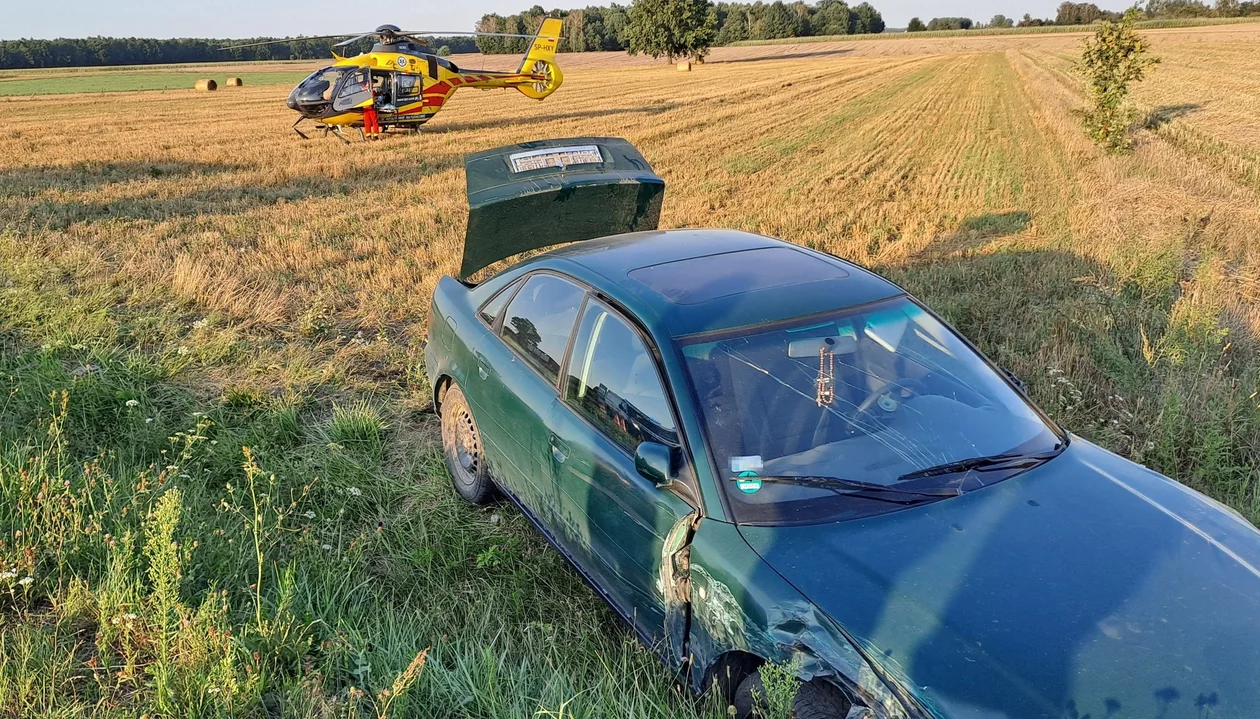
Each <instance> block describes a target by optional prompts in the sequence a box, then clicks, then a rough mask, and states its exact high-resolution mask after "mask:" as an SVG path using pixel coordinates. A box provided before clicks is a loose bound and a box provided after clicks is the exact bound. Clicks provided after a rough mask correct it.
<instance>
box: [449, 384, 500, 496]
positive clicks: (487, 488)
mask: <svg viewBox="0 0 1260 719" xmlns="http://www.w3.org/2000/svg"><path fill="white" fill-rule="evenodd" d="M442 454H443V455H444V456H445V458H446V469H447V470H448V471H449V472H450V473H451V480H452V483H453V484H454V485H455V491H456V492H459V496H461V497H463V498H464V499H466V500H468V501H469V502H472V503H473V504H489V503H490V502H492V501H494V499H495V494H496V492H495V487H494V480H492V479H491V478H490V468H489V467H487V466H486V457H485V451H484V445H482V443H481V432H480V431H479V430H478V429H477V421H476V420H475V419H473V414H472V408H471V407H469V406H468V400H467V399H466V398H465V397H464V392H463V390H461V389H460V388H459V385H451V388H450V389H448V390H447V391H446V396H445V397H444V398H443V400H442Z"/></svg>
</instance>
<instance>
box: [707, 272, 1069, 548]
mask: <svg viewBox="0 0 1260 719" xmlns="http://www.w3.org/2000/svg"><path fill="white" fill-rule="evenodd" d="M682 351H683V355H684V357H685V359H686V366H687V371H688V373H689V375H690V378H691V381H692V384H693V386H694V388H695V391H696V395H697V398H698V399H699V402H700V407H701V412H702V414H703V420H704V424H705V429H706V434H707V437H708V441H709V442H710V446H711V449H712V451H713V454H714V455H715V457H716V459H717V462H718V464H719V469H720V471H721V472H722V473H723V480H726V481H724V486H726V488H727V490H728V495H729V496H730V497H731V506H732V508H733V509H734V512H735V515H736V517H735V518H736V521H739V522H751V523H758V524H762V523H809V522H822V521H831V520H836V519H843V518H849V517H854V516H864V515H868V514H873V513H878V512H887V511H892V510H895V509H897V508H898V507H899V506H904V505H905V504H909V503H911V502H908V501H903V502H892V501H887V500H888V499H889V498H893V499H897V498H900V497H902V496H903V495H906V496H911V497H913V496H914V493H915V492H917V493H919V495H918V500H915V501H919V500H929V499H930V500H933V501H935V500H939V499H942V498H946V497H948V496H953V495H954V494H957V493H958V492H957V491H956V492H952V493H951V492H940V491H934V490H938V489H940V488H948V489H956V490H960V491H967V490H969V489H974V488H976V487H978V486H983V485H984V484H986V483H990V482H992V481H996V480H997V479H1000V478H1003V477H1007V476H1010V474H1011V473H1010V472H1009V471H1008V472H998V471H994V470H996V469H998V468H1002V469H1023V468H1027V467H1028V466H1030V463H1031V462H1032V461H1036V460H1042V461H1044V459H1045V458H1047V457H1049V456H1052V453H1053V452H1054V451H1056V450H1057V449H1058V448H1059V447H1060V445H1061V439H1062V438H1061V437H1060V436H1059V434H1058V433H1057V430H1055V429H1054V428H1052V427H1051V426H1050V425H1049V424H1047V422H1046V421H1045V420H1044V419H1043V418H1042V417H1041V415H1040V414H1039V413H1038V412H1037V410H1035V409H1034V408H1033V407H1032V406H1031V405H1030V404H1029V403H1028V402H1027V401H1025V400H1024V398H1023V397H1022V396H1020V394H1019V393H1018V392H1016V391H1015V390H1014V389H1012V387H1011V386H1010V384H1008V383H1007V382H1006V380H1004V379H1003V378H1002V377H1001V376H999V375H998V373H997V372H996V371H995V370H994V369H993V368H992V367H991V366H990V365H989V364H988V363H987V362H986V361H984V360H983V359H982V358H981V357H980V356H979V355H977V353H976V352H975V351H974V350H972V349H971V348H970V346H968V345H967V344H966V343H965V342H963V341H962V339H960V338H959V337H958V336H957V335H956V334H954V332H953V331H951V330H950V329H949V328H948V327H946V326H945V325H944V324H943V323H941V322H940V321H939V320H937V319H936V318H935V317H933V316H932V315H931V314H930V313H928V312H927V311H926V310H924V309H923V308H922V307H920V306H919V305H917V304H915V303H914V302H913V301H911V300H910V299H909V298H906V297H899V298H895V299H892V300H888V301H884V302H880V303H878V304H875V305H867V306H864V307H862V308H859V309H856V310H851V311H844V312H839V313H836V314H835V315H832V316H823V317H817V316H815V317H811V318H809V319H803V320H800V321H797V322H792V323H785V324H776V325H774V326H765V327H754V328H746V329H743V330H735V331H731V332H726V333H722V334H721V335H718V336H715V335H709V336H703V337H700V338H696V339H694V340H691V341H684V343H683V346H682ZM977 458H990V459H989V460H987V461H986V462H983V463H976V462H966V461H964V460H974V459H977ZM952 463H958V464H952ZM925 470H926V471H925ZM762 478H764V479H762ZM794 478H795V481H794ZM826 478H835V479H838V480H841V482H847V483H848V487H849V488H848V489H846V488H845V485H843V484H841V483H838V482H834V481H833V482H827V481H825V480H826ZM862 485H868V486H869V485H880V487H887V488H889V490H888V491H883V492H880V491H865V490H861V489H860V487H861V486H862ZM854 487H857V488H858V489H854ZM880 487H877V488H875V489H879V488H880ZM907 493H909V494H907Z"/></svg>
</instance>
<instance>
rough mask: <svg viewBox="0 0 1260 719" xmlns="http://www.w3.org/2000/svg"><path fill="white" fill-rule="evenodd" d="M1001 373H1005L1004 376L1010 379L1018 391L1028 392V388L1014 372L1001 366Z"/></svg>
mask: <svg viewBox="0 0 1260 719" xmlns="http://www.w3.org/2000/svg"><path fill="white" fill-rule="evenodd" d="M1002 374H1004V375H1006V378H1007V379H1009V380H1010V381H1011V384H1013V385H1015V387H1016V388H1018V389H1019V391H1020V392H1024V393H1027V392H1028V388H1027V387H1025V386H1024V380H1022V379H1020V378H1019V377H1016V376H1015V373H1014V372H1012V371H1010V370H1009V369H1007V368H1005V367H1003V368H1002Z"/></svg>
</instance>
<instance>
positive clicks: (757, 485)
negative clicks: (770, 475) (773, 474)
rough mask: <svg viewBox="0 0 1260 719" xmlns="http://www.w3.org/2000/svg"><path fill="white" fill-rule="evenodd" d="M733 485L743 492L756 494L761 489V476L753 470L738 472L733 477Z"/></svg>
mask: <svg viewBox="0 0 1260 719" xmlns="http://www.w3.org/2000/svg"><path fill="white" fill-rule="evenodd" d="M735 486H736V487H739V491H741V492H743V493H744V494H756V493H757V492H760V491H761V478H760V477H758V476H757V473H756V472H753V471H746V472H740V473H739V476H738V477H736V478H735Z"/></svg>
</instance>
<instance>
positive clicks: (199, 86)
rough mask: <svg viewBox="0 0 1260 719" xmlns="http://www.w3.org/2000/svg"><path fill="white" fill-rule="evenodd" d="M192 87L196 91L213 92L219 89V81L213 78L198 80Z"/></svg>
mask: <svg viewBox="0 0 1260 719" xmlns="http://www.w3.org/2000/svg"><path fill="white" fill-rule="evenodd" d="M193 89H194V90H196V91H197V92H214V91H215V90H218V89H219V83H217V82H215V81H214V80H198V81H197V82H196V84H194V85H193Z"/></svg>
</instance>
